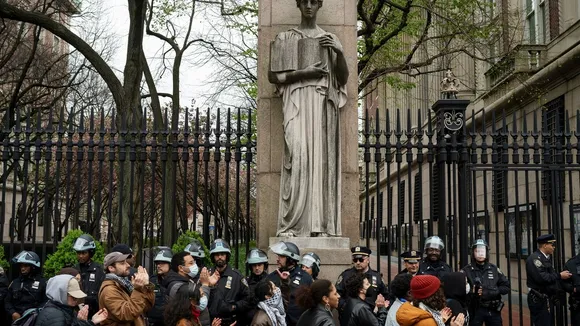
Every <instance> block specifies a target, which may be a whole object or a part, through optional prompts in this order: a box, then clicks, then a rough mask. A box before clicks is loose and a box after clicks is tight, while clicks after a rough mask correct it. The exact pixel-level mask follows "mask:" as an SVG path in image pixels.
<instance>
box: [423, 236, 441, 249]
mask: <svg viewBox="0 0 580 326" xmlns="http://www.w3.org/2000/svg"><path fill="white" fill-rule="evenodd" d="M427 249H438V250H443V249H445V245H443V241H441V239H440V238H439V237H436V238H430V239H427V242H426V243H425V250H427Z"/></svg>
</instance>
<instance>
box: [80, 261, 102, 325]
mask: <svg viewBox="0 0 580 326" xmlns="http://www.w3.org/2000/svg"><path fill="white" fill-rule="evenodd" d="M75 269H76V270H77V271H78V272H79V274H80V275H81V282H80V283H81V289H82V290H83V292H85V293H86V294H87V297H86V298H85V304H87V305H88V306H89V319H90V318H91V317H92V316H93V315H94V314H96V313H97V311H99V289H100V288H101V284H102V283H103V281H104V280H105V271H104V269H103V265H101V264H99V263H96V262H94V261H91V262H89V263H88V264H76V265H75Z"/></svg>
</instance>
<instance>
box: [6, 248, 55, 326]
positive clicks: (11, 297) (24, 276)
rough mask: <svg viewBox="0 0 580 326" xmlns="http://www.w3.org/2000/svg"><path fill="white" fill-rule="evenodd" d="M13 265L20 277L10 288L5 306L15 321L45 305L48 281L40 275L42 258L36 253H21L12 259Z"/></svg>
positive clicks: (13, 281)
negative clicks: (26, 312)
mask: <svg viewBox="0 0 580 326" xmlns="http://www.w3.org/2000/svg"><path fill="white" fill-rule="evenodd" d="M12 264H13V266H15V267H17V268H18V270H19V271H20V275H19V276H18V277H17V278H15V279H14V280H12V283H10V285H9V286H8V293H7V294H6V299H5V302H4V306H5V309H6V312H7V313H8V314H9V315H10V316H11V317H12V320H13V321H14V320H16V319H18V318H20V317H21V316H22V314H23V313H24V311H26V310H27V309H30V308H37V307H40V306H41V305H42V304H44V302H45V301H46V280H45V279H44V278H43V277H42V275H41V273H40V258H39V257H38V255H37V254H36V253H35V252H32V251H26V250H24V251H21V252H20V253H19V254H18V255H16V256H15V257H14V258H12Z"/></svg>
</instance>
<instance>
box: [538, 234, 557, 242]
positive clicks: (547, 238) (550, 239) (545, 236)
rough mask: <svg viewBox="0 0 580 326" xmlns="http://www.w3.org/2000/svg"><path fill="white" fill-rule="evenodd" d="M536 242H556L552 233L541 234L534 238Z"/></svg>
mask: <svg viewBox="0 0 580 326" xmlns="http://www.w3.org/2000/svg"><path fill="white" fill-rule="evenodd" d="M536 242H537V243H540V244H541V243H552V242H556V237H555V236H554V235H553V234H542V235H541V236H539V237H538V238H537V239H536Z"/></svg>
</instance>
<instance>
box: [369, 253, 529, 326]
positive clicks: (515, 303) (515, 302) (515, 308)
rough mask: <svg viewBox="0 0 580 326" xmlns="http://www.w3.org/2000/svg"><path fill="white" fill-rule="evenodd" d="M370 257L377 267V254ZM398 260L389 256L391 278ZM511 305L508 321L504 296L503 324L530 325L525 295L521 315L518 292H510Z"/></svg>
mask: <svg viewBox="0 0 580 326" xmlns="http://www.w3.org/2000/svg"><path fill="white" fill-rule="evenodd" d="M370 259H371V267H372V268H373V269H378V268H376V267H375V266H376V262H377V256H375V255H371V257H370ZM388 259H389V257H388V256H381V268H380V272H381V273H382V275H383V281H384V282H387V281H388V279H387V278H388V272H387V271H388V267H389V265H388ZM398 264H399V260H398V258H397V257H392V256H391V279H392V278H394V277H395V276H396V275H397V274H398V273H399V266H398ZM403 268H404V267H403V266H402V265H401V269H403ZM387 283H388V282H387ZM511 295H512V305H511V311H512V319H511V322H510V319H509V310H508V309H507V308H508V302H507V297H506V296H504V300H505V301H506V305H505V308H504V309H502V311H501V315H502V319H503V323H504V325H520V319H522V321H523V323H522V324H521V325H526V326H527V325H531V323H530V310H529V309H528V304H527V295H525V294H522V304H523V305H522V316H520V311H519V309H520V305H519V302H520V301H519V297H518V292H512V294H511Z"/></svg>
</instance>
